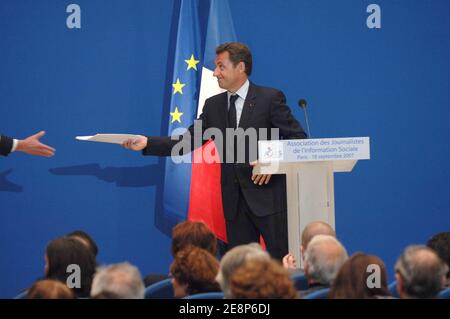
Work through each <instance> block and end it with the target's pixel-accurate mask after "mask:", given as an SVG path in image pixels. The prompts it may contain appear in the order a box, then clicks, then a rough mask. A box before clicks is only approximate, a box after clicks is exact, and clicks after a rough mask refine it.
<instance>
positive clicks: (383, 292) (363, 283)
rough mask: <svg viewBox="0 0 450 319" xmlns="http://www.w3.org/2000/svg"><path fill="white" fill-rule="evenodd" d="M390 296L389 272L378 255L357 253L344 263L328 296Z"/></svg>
mask: <svg viewBox="0 0 450 319" xmlns="http://www.w3.org/2000/svg"><path fill="white" fill-rule="evenodd" d="M386 297H388V298H389V297H390V294H389V289H388V286H387V273H386V267H385V266H384V263H383V261H382V260H381V259H380V258H378V257H377V256H371V255H367V254H364V253H355V254H353V256H351V257H350V258H349V259H348V260H347V261H346V262H345V263H344V265H342V267H341V269H340V270H339V273H338V275H337V277H336V279H335V280H334V282H333V284H332V286H331V289H330V293H329V295H328V298H330V299H368V298H386Z"/></svg>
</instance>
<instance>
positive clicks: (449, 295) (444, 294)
mask: <svg viewBox="0 0 450 319" xmlns="http://www.w3.org/2000/svg"><path fill="white" fill-rule="evenodd" d="M438 298H440V299H450V287H449V288H445V289H444V290H441V291H440V292H439V294H438Z"/></svg>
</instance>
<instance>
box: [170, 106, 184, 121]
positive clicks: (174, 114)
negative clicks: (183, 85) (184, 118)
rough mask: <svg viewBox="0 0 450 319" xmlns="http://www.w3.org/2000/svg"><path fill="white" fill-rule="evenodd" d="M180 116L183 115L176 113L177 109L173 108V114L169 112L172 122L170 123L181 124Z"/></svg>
mask: <svg viewBox="0 0 450 319" xmlns="http://www.w3.org/2000/svg"><path fill="white" fill-rule="evenodd" d="M181 115H183V113H182V112H180V111H178V107H177V106H175V112H170V116H172V121H171V122H170V123H173V122H175V121H178V122H179V123H181Z"/></svg>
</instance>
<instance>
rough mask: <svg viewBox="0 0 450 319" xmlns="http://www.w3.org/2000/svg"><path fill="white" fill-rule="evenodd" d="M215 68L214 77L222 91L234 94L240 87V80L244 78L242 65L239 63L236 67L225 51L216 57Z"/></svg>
mask: <svg viewBox="0 0 450 319" xmlns="http://www.w3.org/2000/svg"><path fill="white" fill-rule="evenodd" d="M215 63H216V68H215V69H214V74H213V75H214V76H215V77H216V78H217V81H218V82H219V86H220V87H221V88H222V89H225V90H228V91H231V92H236V90H238V89H239V87H240V86H241V85H242V83H241V82H242V79H243V77H245V72H244V63H243V62H239V63H238V64H237V65H236V66H234V65H233V63H232V62H231V61H230V54H229V53H228V52H227V51H225V52H222V53H219V54H218V55H217V56H216V60H215Z"/></svg>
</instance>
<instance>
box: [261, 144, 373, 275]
mask: <svg viewBox="0 0 450 319" xmlns="http://www.w3.org/2000/svg"><path fill="white" fill-rule="evenodd" d="M362 159H370V140H369V138H368V137H351V138H327V139H304V140H276V141H259V142H258V162H257V163H256V165H255V166H254V168H253V174H286V191H287V194H286V195H287V214H288V241H289V252H290V253H291V254H292V255H293V256H294V257H295V260H296V261H297V267H300V268H303V260H302V258H301V255H300V242H301V236H302V231H303V229H304V228H305V226H306V225H308V224H309V223H311V222H313V221H323V222H326V223H328V224H330V225H331V226H332V227H333V229H335V212H334V173H335V172H336V173H337V172H351V171H352V170H353V167H354V166H355V165H356V163H357V161H358V160H362Z"/></svg>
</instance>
